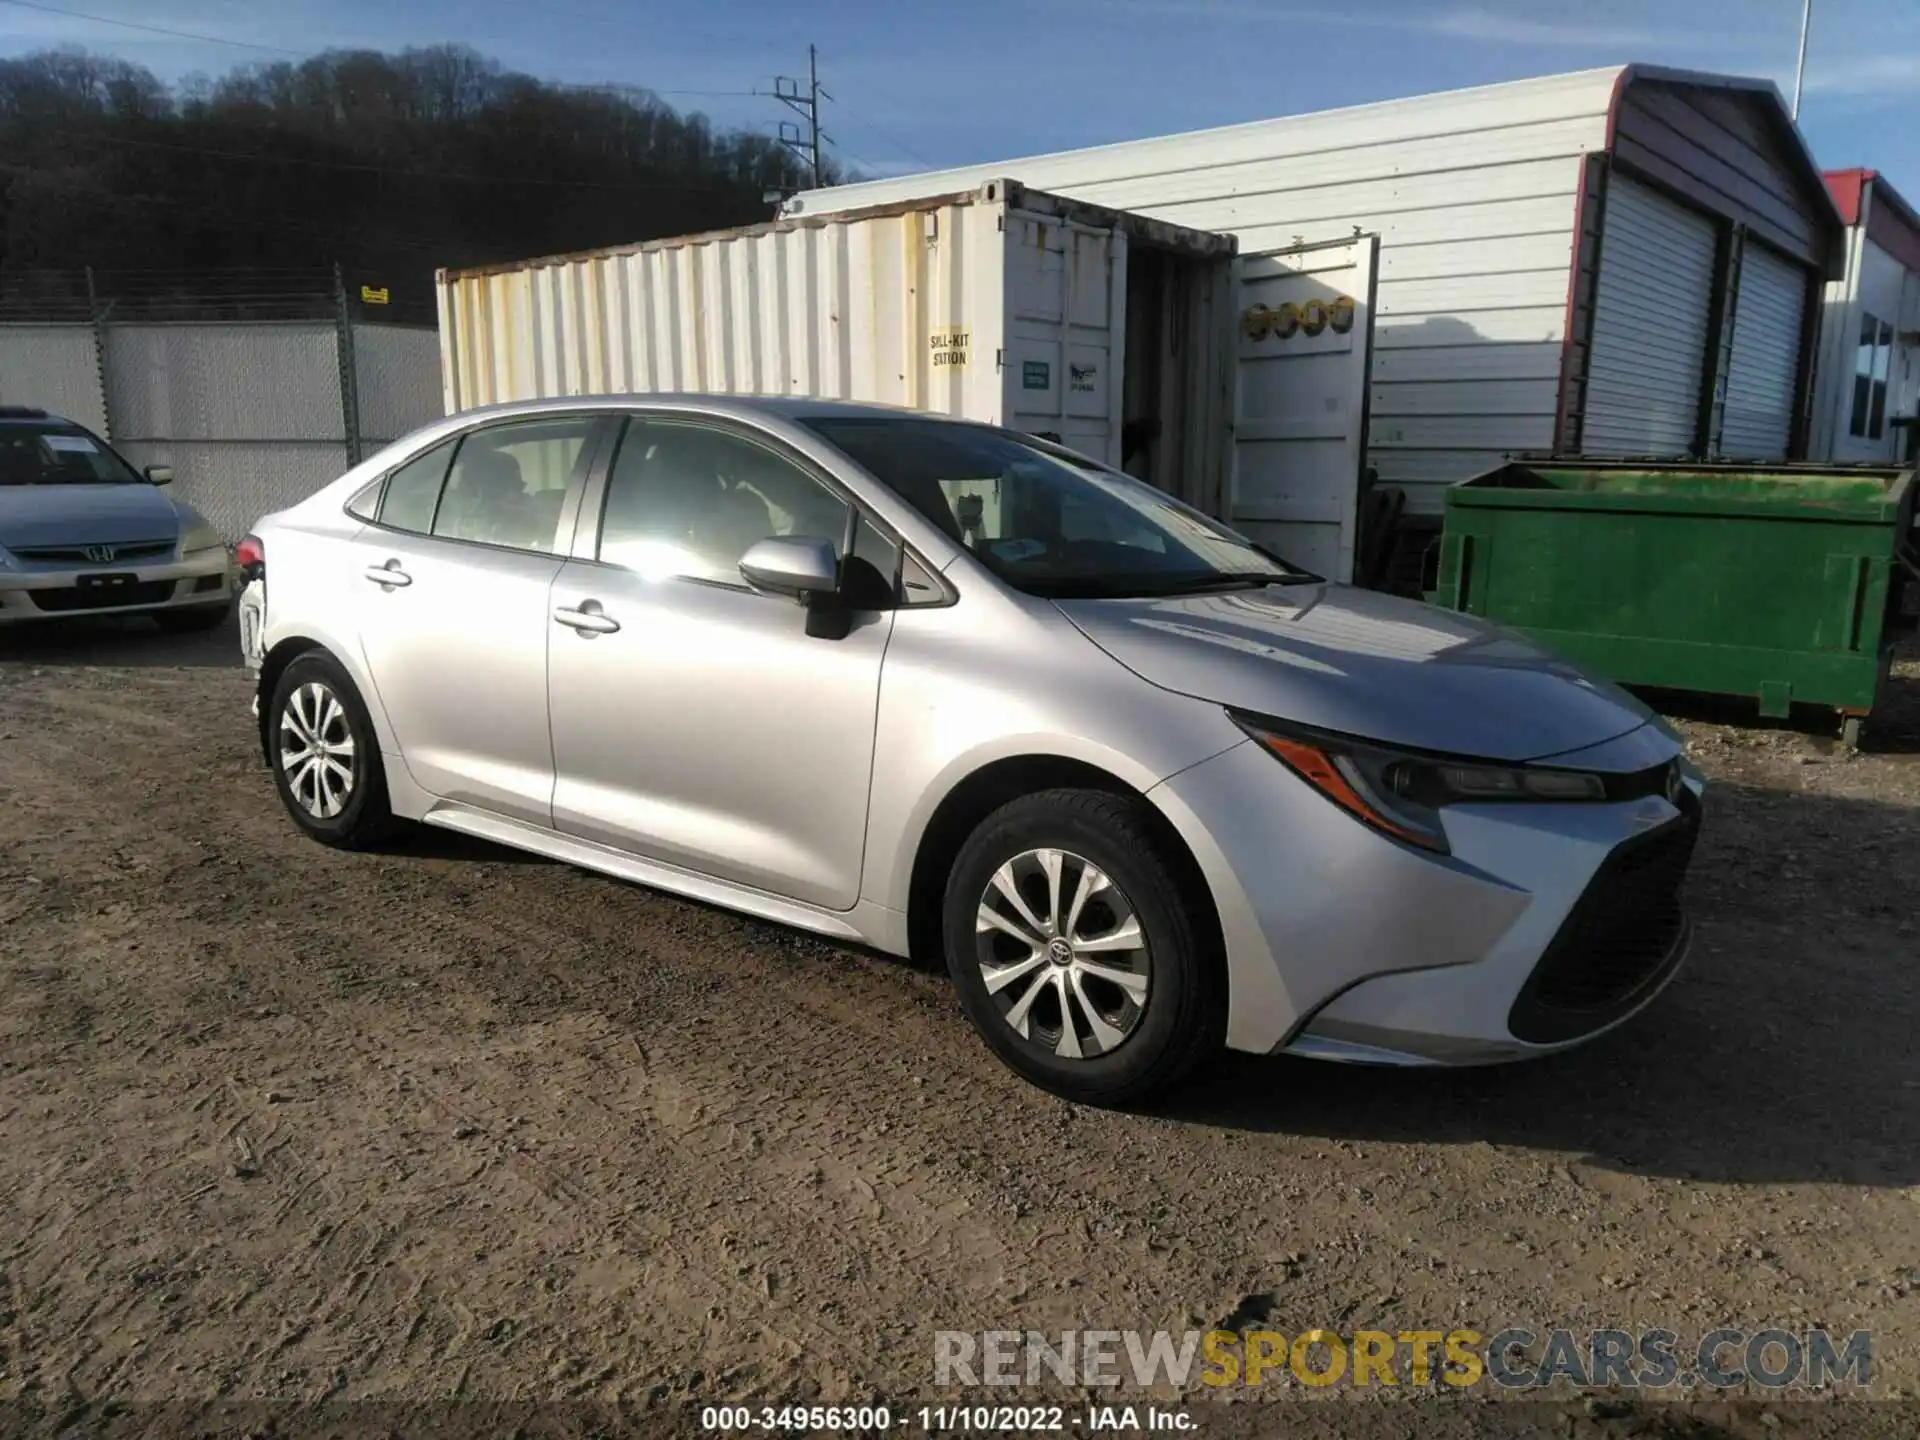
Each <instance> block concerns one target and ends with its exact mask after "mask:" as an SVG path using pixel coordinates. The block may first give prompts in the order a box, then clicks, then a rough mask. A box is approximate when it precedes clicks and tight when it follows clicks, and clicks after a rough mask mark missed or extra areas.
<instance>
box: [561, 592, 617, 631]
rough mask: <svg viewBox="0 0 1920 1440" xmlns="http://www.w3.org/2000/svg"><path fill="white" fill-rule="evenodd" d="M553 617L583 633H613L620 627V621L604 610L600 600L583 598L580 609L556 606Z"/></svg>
mask: <svg viewBox="0 0 1920 1440" xmlns="http://www.w3.org/2000/svg"><path fill="white" fill-rule="evenodd" d="M553 618H554V619H555V620H557V621H559V622H560V624H562V625H565V626H567V627H568V628H570V629H573V630H577V631H579V632H580V633H581V634H582V635H611V634H613V632H614V631H616V630H618V629H619V628H620V622H619V621H618V620H616V619H614V618H613V617H612V616H611V615H609V614H607V612H606V611H604V610H602V609H601V608H600V602H599V601H598V600H582V601H581V602H580V605H579V608H578V609H574V608H571V607H569V606H566V605H558V606H555V607H554V611H553Z"/></svg>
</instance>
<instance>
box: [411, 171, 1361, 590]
mask: <svg viewBox="0 0 1920 1440" xmlns="http://www.w3.org/2000/svg"><path fill="white" fill-rule="evenodd" d="M1237 249H1238V246H1237V244H1236V242H1235V240H1234V239H1233V237H1232V236H1229V235H1221V234H1216V233H1212V232H1208V231H1203V230H1195V229H1191V228H1188V227H1185V226H1181V225H1177V224H1171V223H1167V222H1165V221H1159V220H1153V219H1149V218H1146V217H1143V216H1139V215H1134V214H1129V213H1127V212H1124V211H1118V210H1113V209H1108V208H1104V207H1101V206H1097V205H1093V204H1089V203H1087V202H1083V201H1076V200H1068V199H1063V198H1061V197H1059V196H1056V195H1050V194H1046V193H1043V192H1041V191H1037V190H1033V189H1029V188H1027V187H1026V186H1024V185H1022V184H1019V183H1016V182H1013V181H1008V180H1005V179H999V178H994V177H987V178H985V179H982V180H981V181H979V182H977V183H975V184H973V185H970V186H968V187H966V188H963V189H959V190H955V191H950V192H946V193H942V194H938V195H922V196H918V197H916V198H914V199H912V200H910V201H906V202H902V203H897V204H890V205H878V206H869V207H864V208H860V209H856V210H851V211H848V210H840V211H836V212H835V213H834V214H832V215H830V216H823V217H814V216H795V217H787V218H784V219H782V220H780V221H777V222H775V223H773V224H769V225H759V226H753V227H749V228H746V229H740V230H732V231H723V232H718V233H714V234H708V235H696V236H690V237H686V238H681V239H672V240H659V241H651V242H648V243H645V244H638V245H630V246H622V247H616V248H612V249H607V250H599V251H593V252H589V253H584V254H577V255H563V256H555V257H552V258H547V259H538V260H529V261H524V262H519V263H515V264H510V265H495V266H485V267H480V268H476V269H468V270H443V271H442V272H441V273H440V276H439V304H440V343H441V357H442V378H443V382H444V386H445V400H446V407H447V410H448V411H449V413H451V412H454V411H459V410H465V409H469V408H472V407H473V406H476V405H485V404H491V403H494V402H498V401H505V400H521V399H534V398H547V397H561V396H568V395H605V394H624V393H641V394H645V393H656V394H657V393H675V392H693V393H724V394H774V395H811V396H819V397H821V398H826V399H839V400H863V401H873V402H879V403H884V404H894V405H902V406H907V407H911V408H914V409H919V410H926V411H933V412H937V413H941V414H948V415H955V416H961V417H965V418H968V419H974V420H980V421H985V422H987V423H990V424H996V425H1006V426H1009V427H1012V428H1015V429H1019V430H1023V431H1026V432H1029V433H1032V434H1036V435H1042V436H1046V437H1048V438H1051V439H1054V440H1057V441H1059V442H1060V443H1062V444H1065V445H1068V446H1070V447H1072V448H1073V449H1076V450H1079V451H1081V452H1083V453H1085V454H1088V455H1091V456H1093V457H1095V458H1097V459H1100V460H1103V461H1105V462H1107V463H1109V464H1112V465H1115V466H1118V467H1121V468H1124V469H1126V470H1128V471H1129V473H1132V474H1134V475H1136V476H1138V477H1139V478H1141V479H1144V480H1147V481H1149V482H1151V483H1153V484H1155V485H1158V486H1160V487H1161V488H1162V489H1165V490H1166V491H1168V492H1169V493H1171V494H1174V495H1177V496H1179V497H1180V498H1181V499H1184V500H1186V501H1188V502H1189V503H1191V504H1193V505H1196V506H1198V507H1199V508H1201V509H1203V510H1205V511H1207V512H1208V513H1211V514H1215V515H1220V516H1223V517H1226V518H1228V519H1230V520H1232V521H1233V522H1234V523H1236V524H1237V525H1239V526H1240V527H1241V528H1242V529H1243V530H1245V531H1246V532H1247V533H1249V534H1250V535H1252V536H1253V537H1254V538H1256V539H1260V540H1263V541H1266V542H1268V543H1270V544H1272V545H1273V546H1274V547H1275V548H1277V549H1279V550H1281V551H1282V552H1283V553H1285V554H1287V555H1288V556H1289V557H1291V558H1294V559H1295V560H1296V561H1297V562H1298V563H1300V564H1302V565H1305V566H1308V567H1309V568H1312V569H1315V570H1318V571H1320V572H1321V573H1327V574H1335V575H1339V576H1341V577H1343V578H1344V577H1345V576H1347V575H1348V574H1350V572H1351V569H1352V563H1353V554H1354V547H1355V540H1356V522H1357V517H1356V509H1355V498H1356V494H1357V489H1358V478H1359V469H1360V463H1361V460H1360V457H1361V454H1362V451H1363V447H1364V442H1365V423H1366V415H1365V412H1366V381H1367V371H1368V363H1369V348H1370V336H1371V332H1372V316H1373V304H1372V301H1373V296H1372V273H1373V263H1372V262H1373V255H1374V252H1375V242H1374V240H1373V237H1371V236H1363V237H1353V236H1349V237H1346V238H1345V239H1343V240H1341V241H1339V242H1337V243H1335V244H1332V245H1318V246H1295V247H1289V248H1288V249H1287V250H1285V251H1284V252H1282V253H1277V254H1270V255H1261V256H1253V257H1237V255H1236V251H1237Z"/></svg>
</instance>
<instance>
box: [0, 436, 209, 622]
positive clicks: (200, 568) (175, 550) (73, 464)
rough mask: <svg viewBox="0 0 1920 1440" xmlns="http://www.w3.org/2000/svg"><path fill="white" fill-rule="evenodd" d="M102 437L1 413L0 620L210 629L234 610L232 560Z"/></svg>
mask: <svg viewBox="0 0 1920 1440" xmlns="http://www.w3.org/2000/svg"><path fill="white" fill-rule="evenodd" d="M172 479H173V472H172V471H171V470H169V469H167V468H166V467H165V466H160V465H155V466H152V467H150V468H149V469H148V470H146V471H145V472H144V473H142V472H141V471H138V470H135V469H134V468H133V467H132V466H131V465H129V464H128V463H127V462H126V461H125V460H123V459H121V458H120V456H119V455H118V454H117V453H115V451H114V449H113V447H112V446H110V445H108V444H107V443H106V442H105V441H104V440H102V439H101V438H100V437H99V436H97V435H95V434H93V432H91V431H90V430H87V429H86V428H85V427H84V426H80V425H76V424H75V423H74V422H73V421H71V420H63V419H61V418H60V417H59V416H57V415H49V414H47V412H46V411H44V410H31V409H27V408H25V407H22V406H11V405H9V406H0V625H7V624H10V623H13V622H16V621H25V620H45V619H49V618H51V617H54V616H68V615H151V616H152V617H153V618H154V620H155V621H156V622H158V624H159V625H160V626H161V627H162V628H163V629H167V630H211V629H213V628H214V627H215V626H217V625H218V624H220V622H221V621H222V620H224V619H226V617H227V610H228V608H229V607H230V606H231V604H232V591H233V583H232V575H233V564H232V557H231V555H229V553H228V551H227V547H226V543H225V541H223V540H222V539H221V538H220V534H219V532H218V531H216V530H215V529H214V528H213V526H211V525H209V524H208V523H207V521H206V518H205V517H204V516H202V515H201V514H200V512H199V511H197V510H195V509H194V508H193V507H192V506H191V505H188V504H185V503H184V502H182V501H178V500H174V499H171V498H170V497H169V496H167V495H166V494H165V493H164V492H163V491H162V489H161V488H160V487H162V486H164V485H166V484H167V483H168V482H169V481H171V480H172Z"/></svg>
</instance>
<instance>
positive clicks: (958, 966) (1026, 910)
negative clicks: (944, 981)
mask: <svg viewBox="0 0 1920 1440" xmlns="http://www.w3.org/2000/svg"><path fill="white" fill-rule="evenodd" d="M1193 903H1194V897H1190V896H1188V895H1187V894H1185V893H1184V892H1183V889H1182V886H1181V884H1180V882H1179V879H1178V877H1177V874H1176V871H1175V869H1174V866H1173V865H1172V864H1170V863H1169V860H1168V858H1167V856H1166V853H1165V850H1164V847H1163V844H1162V842H1161V841H1160V840H1159V839H1158V837H1157V836H1156V834H1155V832H1154V827H1153V826H1152V825H1151V824H1150V823H1149V822H1148V817H1147V815H1146V812H1145V806H1144V803H1143V802H1141V801H1138V800H1135V799H1130V798H1128V797H1126V796H1122V795H1115V794H1110V793H1107V792H1105V791H1097V790H1078V789H1072V790H1049V791H1043V792H1041V793H1039V794H1035V795H1028V796H1023V797H1021V798H1020V799H1018V800H1014V801H1011V802H1009V803H1008V804H1006V805H1004V806H1002V807H1001V808H1000V809H998V810H996V811H994V812H993V814H991V815H989V816H988V817H987V818H986V820H985V821H983V822H982V823H981V825H980V826H979V828H978V829H977V830H975V831H974V833H973V835H972V836H971V837H970V838H969V839H968V840H967V842H966V844H965V845H964V846H962V847H961V851H960V854H959V856H958V858H957V859H956V861H955V863H954V867H953V870H952V873H951V875H950V876H949V878H948V883H947V891H946V903H945V907H944V912H943V929H944V938H945V942H946V945H945V948H946V958H947V968H948V972H949V973H950V974H951V975H952V976H953V980H954V983H955V985H956V986H957V987H958V989H959V992H960V1000H961V1004H962V1006H963V1007H964V1008H965V1010H966V1012H967V1016H968V1018H969V1019H970V1020H972V1022H973V1024H974V1027H975V1028H976V1029H977V1030H978V1031H979V1032H980V1034H981V1037H982V1038H983V1039H985V1040H986V1042H987V1044H988V1045H989V1046H990V1047H992V1049H993V1050H994V1052H995V1053H996V1054H998V1055H999V1056H1000V1058H1001V1059H1002V1060H1004V1061H1006V1063H1007V1064H1008V1065H1010V1066H1011V1067H1012V1068H1013V1069H1014V1070H1016V1071H1018V1072H1019V1073H1020V1074H1021V1075H1024V1076H1025V1077H1026V1078H1027V1079H1029V1080H1031V1081H1033V1082H1034V1083H1035V1084H1037V1085H1040V1086H1042V1087H1044V1088H1045V1089H1048V1090H1051V1091H1053V1092H1054V1093H1055V1094H1057V1095H1062V1096H1065V1097H1066V1098H1068V1099H1071V1100H1078V1101H1084V1102H1087V1103H1090V1104H1098V1105H1127V1104H1137V1103H1140V1102H1142V1101H1144V1100H1147V1099H1149V1098H1150V1097H1152V1096H1154V1095H1157V1094H1160V1093H1162V1092H1164V1091H1166V1090H1167V1089H1169V1088H1170V1087H1172V1086H1173V1085H1174V1084H1175V1083H1177V1082H1178V1081H1179V1080H1180V1079H1182V1078H1183V1077H1184V1076H1185V1075H1186V1074H1187V1073H1188V1072H1189V1071H1190V1070H1191V1069H1192V1068H1193V1067H1194V1065H1195V1064H1197V1063H1198V1062H1200V1061H1201V1060H1203V1059H1205V1058H1206V1057H1207V1056H1208V1055H1210V1054H1212V1053H1213V1052H1215V1051H1216V1050H1217V1049H1218V1048H1219V1047H1220V1044H1221V1042H1222V1038H1223V1035H1224V1029H1225V983H1224V978H1223V968H1222V966H1221V964H1220V963H1219V957H1218V955H1217V954H1215V953H1214V946H1213V945H1212V944H1211V943H1210V942H1209V940H1208V938H1207V937H1208V936H1210V935H1211V934H1212V928H1211V927H1210V926H1207V925H1204V924H1201V923H1199V919H1200V917H1198V916H1196V915H1195V914H1194V912H1193V908H1192V907H1193Z"/></svg>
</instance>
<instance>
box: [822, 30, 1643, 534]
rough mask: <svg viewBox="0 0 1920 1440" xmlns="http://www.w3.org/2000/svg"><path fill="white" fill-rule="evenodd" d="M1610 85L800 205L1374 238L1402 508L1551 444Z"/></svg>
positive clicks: (1373, 450) (1321, 117)
mask: <svg viewBox="0 0 1920 1440" xmlns="http://www.w3.org/2000/svg"><path fill="white" fill-rule="evenodd" d="M1622 73H1623V72H1622V70H1621V68H1620V67H1618V66H1615V67H1610V68H1608V69H1603V70H1591V71H1585V72H1581V73H1578V74H1572V75H1559V76H1552V77H1549V78H1547V79H1541V80H1525V81H1519V82H1515V83H1512V84H1506V85H1493V86H1486V87H1482V88H1478V89H1472V90H1460V91H1454V92H1452V93H1449V94H1442V95H1426V96H1421V97H1418V98H1416V99H1410V100H1397V101H1391V102H1388V103H1384V104H1377V105H1363V106H1358V107H1354V108H1350V109H1344V110H1330V111H1325V112H1322V113H1319V114H1313V115H1301V116H1293V117H1289V118H1285V119H1278V120H1263V121H1257V122H1255V123H1253V124H1248V125H1235V126H1229V127H1226V128H1223V129H1217V130H1203V131H1195V132H1193V133H1191V134H1186V135H1172V136H1166V137H1163V138H1157V139H1151V140H1138V141H1131V142H1127V143H1124V144H1118V145H1105V146H1099V147H1096V148H1093V149H1087V150H1076V151H1071V152H1067V153H1064V154H1058V155H1046V156H1040V157H1038V158H1034V159H1027V160H1001V161H996V162H994V163H993V164H992V165H990V166H984V167H979V168H966V169H958V170H948V171H939V172H935V173H933V174H927V175H908V176H902V177H900V178H897V179H889V180H879V181H873V182H869V183H865V184H859V185H849V186H842V187H838V188H836V189H831V190H820V191H812V192H809V193H806V194H803V195H800V196H796V197H795V198H794V199H793V200H792V201H790V202H788V206H787V210H788V212H789V213H795V214H801V215H806V214H817V213H821V212H823V211H829V210H845V209H850V208H857V207H861V206H868V205H875V204H882V203H889V202H898V201H903V200H908V199H910V198H911V197H913V196H914V195H916V194H920V195H925V194H931V193H938V192H940V191H942V190H954V189H960V188H963V187H965V186H967V185H969V184H974V183H977V182H978V181H979V180H980V179H983V178H985V177H986V176H988V175H1012V176H1016V177H1017V178H1019V179H1020V180H1021V181H1023V182H1025V183H1028V184H1032V185H1038V186H1041V187H1043V188H1045V189H1047V190H1050V191H1055V192H1060V193H1065V194H1069V195H1072V196H1074V197H1075V198H1077V199H1082V200H1088V201H1091V202H1093V203H1096V204H1100V205H1110V206H1114V207H1116V208H1120V209H1125V210H1130V211H1134V212H1136V213H1140V214H1144V215H1150V216H1152V217H1154V218H1156V219H1159V220H1166V221H1171V222H1174V223H1177V224H1180V225H1187V226H1195V227H1198V228H1201V229H1206V230H1218V231H1225V232H1228V233H1231V234H1233V235H1235V236H1237V237H1238V239H1239V241H1240V251H1241V253H1242V254H1248V253H1251V252H1256V251H1261V250H1266V249H1271V248H1275V247H1281V246H1289V245H1293V244H1296V243H1299V242H1307V243H1313V242H1318V241H1326V240H1334V239H1339V238H1343V237H1346V236H1349V235H1352V234H1354V233H1355V232H1357V231H1358V232H1377V233H1378V234H1379V236H1380V272H1379V281H1378V293H1377V310H1376V315H1375V322H1374V325H1375V329H1374V359H1373V387H1372V396H1371V441H1370V446H1369V458H1370V461H1371V463H1372V464H1373V465H1374V466H1375V467H1376V469H1377V470H1378V471H1379V476H1380V479H1381V480H1382V481H1383V482H1385V483H1388V484H1399V485H1406V486H1408V487H1410V488H1409V505H1410V507H1411V508H1413V509H1415V510H1426V511H1430V512H1433V513H1438V511H1439V509H1440V495H1441V490H1440V488H1439V487H1441V486H1444V485H1445V484H1447V483H1449V482H1451V481H1454V480H1459V479H1462V478H1464V477H1466V476H1469V475H1473V474H1477V473H1479V472H1481V471H1483V470H1487V469H1491V468H1492V467H1493V466H1495V465H1497V464H1499V463H1500V460H1501V458H1502V456H1503V455H1504V454H1505V453H1507V452H1509V451H1519V450H1544V449H1548V448H1550V447H1551V445H1552V444H1553V440H1554V420H1555V409H1556V405H1557V401H1558V389H1559V376H1560V367H1561V352H1562V346H1563V344H1564V341H1565V339H1566V312H1567V290H1568V276H1569V272H1570V270H1571V264H1572V255H1573V237H1574V224H1575V213H1576V195H1577V193H1578V191H1579V189H1580V183H1581V164H1582V160H1583V158H1584V157H1585V156H1586V155H1587V154H1588V153H1589V152H1591V151H1597V150H1602V149H1604V148H1605V147H1606V145H1607V140H1608V136H1607V116H1608V109H1609V106H1610V104H1611V102H1612V99H1613V95H1614V90H1615V86H1616V84H1617V83H1618V82H1619V80H1620V78H1621V75H1622Z"/></svg>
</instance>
